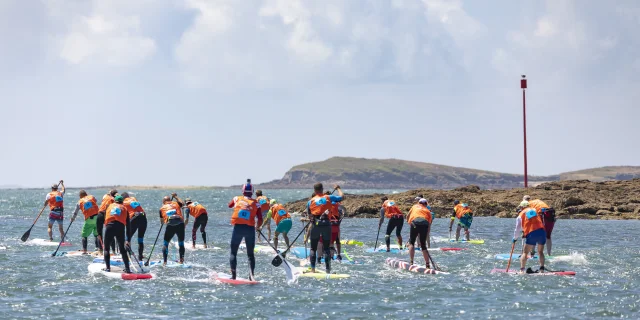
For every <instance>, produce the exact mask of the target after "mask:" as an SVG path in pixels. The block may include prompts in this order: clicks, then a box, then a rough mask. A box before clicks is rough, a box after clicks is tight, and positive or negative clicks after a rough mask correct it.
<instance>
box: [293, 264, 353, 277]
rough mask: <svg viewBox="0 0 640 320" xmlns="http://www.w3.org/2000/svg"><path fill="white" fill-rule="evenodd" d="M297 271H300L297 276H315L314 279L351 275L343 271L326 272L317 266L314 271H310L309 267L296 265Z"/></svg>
mask: <svg viewBox="0 0 640 320" xmlns="http://www.w3.org/2000/svg"><path fill="white" fill-rule="evenodd" d="M297 269H298V271H299V272H300V275H299V277H304V278H316V279H320V280H322V279H325V280H333V279H346V278H349V277H351V276H350V275H348V274H345V273H329V274H327V273H326V272H324V271H322V270H320V269H319V268H317V269H316V272H311V269H309V268H302V267H298V268H297Z"/></svg>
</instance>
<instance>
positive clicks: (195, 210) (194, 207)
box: [187, 202, 207, 219]
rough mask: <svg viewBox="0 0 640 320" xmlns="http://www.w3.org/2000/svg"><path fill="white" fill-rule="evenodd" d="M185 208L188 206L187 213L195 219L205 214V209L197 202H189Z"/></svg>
mask: <svg viewBox="0 0 640 320" xmlns="http://www.w3.org/2000/svg"><path fill="white" fill-rule="evenodd" d="M187 208H189V215H190V216H192V217H194V218H196V219H197V218H198V217H199V216H201V215H203V214H207V209H206V208H205V207H204V206H203V205H201V204H199V203H198V202H191V203H190V204H188V205H187Z"/></svg>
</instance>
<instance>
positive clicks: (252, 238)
mask: <svg viewBox="0 0 640 320" xmlns="http://www.w3.org/2000/svg"><path fill="white" fill-rule="evenodd" d="M228 206H229V208H233V214H232V215H231V224H232V225H233V232H232V233H231V252H230V256H229V264H230V267H231V277H232V278H233V279H235V278H236V268H237V266H238V260H237V255H238V248H239V247H240V243H241V242H242V239H243V238H244V242H245V244H246V246H247V257H248V258H249V268H250V269H251V278H252V277H253V271H254V270H255V268H256V258H255V255H254V252H253V250H254V248H255V244H256V227H255V226H256V219H257V223H258V225H259V226H260V225H262V222H263V220H262V211H261V210H260V208H259V207H258V206H257V201H256V200H255V199H252V198H251V197H247V196H238V197H235V198H233V199H232V200H231V201H230V202H229V205H228Z"/></svg>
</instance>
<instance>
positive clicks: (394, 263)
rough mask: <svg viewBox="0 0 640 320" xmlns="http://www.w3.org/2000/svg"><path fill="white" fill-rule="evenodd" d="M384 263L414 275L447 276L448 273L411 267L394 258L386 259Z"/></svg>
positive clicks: (423, 267) (416, 266) (421, 267)
mask: <svg viewBox="0 0 640 320" xmlns="http://www.w3.org/2000/svg"><path fill="white" fill-rule="evenodd" d="M385 263H386V264H387V265H389V266H391V267H393V268H396V269H402V270H407V271H411V272H415V273H423V274H449V273H448V272H444V271H438V270H435V269H428V268H427V267H425V266H418V265H412V264H410V263H409V262H406V261H402V260H399V259H395V258H387V260H386V261H385Z"/></svg>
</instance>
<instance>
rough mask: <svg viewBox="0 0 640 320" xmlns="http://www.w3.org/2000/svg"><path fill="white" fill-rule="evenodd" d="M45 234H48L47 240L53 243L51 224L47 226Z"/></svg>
mask: <svg viewBox="0 0 640 320" xmlns="http://www.w3.org/2000/svg"><path fill="white" fill-rule="evenodd" d="M47 233H48V234H49V240H51V241H53V224H51V223H49V224H48V225H47Z"/></svg>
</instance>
